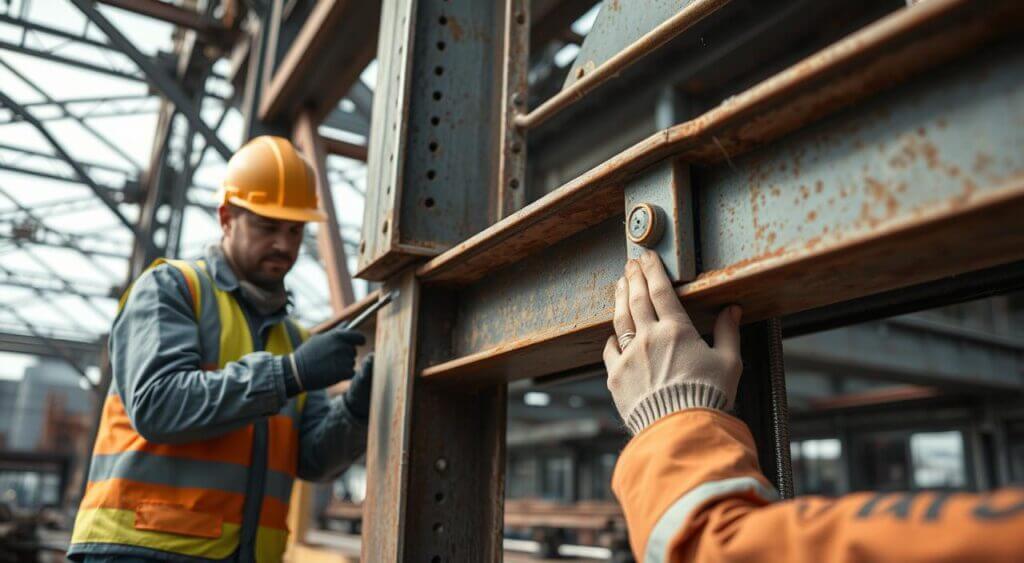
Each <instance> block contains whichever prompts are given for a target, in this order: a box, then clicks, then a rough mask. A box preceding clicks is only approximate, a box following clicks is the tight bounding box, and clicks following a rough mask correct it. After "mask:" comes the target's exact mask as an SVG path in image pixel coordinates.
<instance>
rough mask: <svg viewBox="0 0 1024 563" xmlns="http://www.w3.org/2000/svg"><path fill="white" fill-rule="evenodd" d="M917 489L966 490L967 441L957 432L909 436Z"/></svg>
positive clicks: (925, 433) (920, 433)
mask: <svg viewBox="0 0 1024 563" xmlns="http://www.w3.org/2000/svg"><path fill="white" fill-rule="evenodd" d="M910 455H911V459H912V460H913V464H914V488H920V489H959V488H963V487H965V486H967V468H966V467H965V463H964V439H963V435H962V434H960V432H958V431H956V430H952V431H949V432H917V433H915V434H911V436H910Z"/></svg>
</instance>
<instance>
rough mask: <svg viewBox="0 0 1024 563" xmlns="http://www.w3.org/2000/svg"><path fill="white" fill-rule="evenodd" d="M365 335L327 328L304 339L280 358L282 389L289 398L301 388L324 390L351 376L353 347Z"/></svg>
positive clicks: (299, 391)
mask: <svg viewBox="0 0 1024 563" xmlns="http://www.w3.org/2000/svg"><path fill="white" fill-rule="evenodd" d="M365 343H366V337H365V336H363V335H362V334H361V333H359V332H356V331H354V330H345V329H343V328H335V329H331V330H329V331H327V332H325V333H322V334H317V335H315V336H313V337H311V338H310V339H309V340H307V341H306V342H305V343H303V344H302V346H299V348H298V350H296V351H295V352H294V353H292V354H291V355H290V356H285V357H284V358H282V360H283V361H282V364H283V366H284V372H285V374H284V376H285V392H286V393H287V395H288V396H289V397H293V396H295V395H298V394H299V393H302V392H304V391H316V390H318V389H325V388H327V387H330V386H331V385H334V384H335V383H337V382H339V381H344V380H346V379H351V378H352V376H353V375H355V372H354V368H355V360H356V346H361V345H363V344H365Z"/></svg>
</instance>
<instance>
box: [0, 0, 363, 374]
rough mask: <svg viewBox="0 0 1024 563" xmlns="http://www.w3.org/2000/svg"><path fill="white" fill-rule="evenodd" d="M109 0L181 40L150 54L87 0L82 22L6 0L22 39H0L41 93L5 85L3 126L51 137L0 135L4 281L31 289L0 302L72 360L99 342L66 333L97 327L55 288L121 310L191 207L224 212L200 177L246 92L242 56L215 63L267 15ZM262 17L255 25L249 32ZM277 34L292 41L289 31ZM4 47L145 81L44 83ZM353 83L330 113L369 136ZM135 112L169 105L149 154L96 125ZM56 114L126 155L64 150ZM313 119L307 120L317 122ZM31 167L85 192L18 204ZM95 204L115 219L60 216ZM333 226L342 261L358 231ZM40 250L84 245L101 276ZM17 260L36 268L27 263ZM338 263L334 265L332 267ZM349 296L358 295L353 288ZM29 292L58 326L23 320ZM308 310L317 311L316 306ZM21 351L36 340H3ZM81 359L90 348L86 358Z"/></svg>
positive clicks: (316, 250) (221, 146) (10, 21)
mask: <svg viewBox="0 0 1024 563" xmlns="http://www.w3.org/2000/svg"><path fill="white" fill-rule="evenodd" d="M102 3H104V4H108V5H111V6H114V7H116V8H118V9H121V10H127V11H130V12H134V13H136V14H137V15H141V16H144V17H149V18H153V19H155V20H161V21H165V22H167V23H170V24H172V25H175V26H178V31H177V34H176V41H175V47H174V51H173V52H172V53H158V54H157V55H156V56H149V55H146V54H144V53H143V52H142V51H140V50H139V49H138V48H137V46H136V45H134V44H132V42H131V41H130V40H128V38H127V37H125V36H124V34H123V33H121V31H120V30H119V29H118V28H117V26H116V25H115V24H114V23H113V21H112V20H111V19H110V16H108V15H107V14H110V13H111V12H108V11H107V8H102V9H101V8H99V7H98V6H97V5H96V4H95V3H94V2H93V1H92V0H83V1H78V0H70V1H69V6H74V7H75V8H77V9H78V11H79V12H80V13H81V14H82V15H83V16H84V18H85V22H86V23H85V26H84V27H83V28H81V29H80V30H77V31H71V30H68V29H67V28H66V26H65V25H55V22H49V21H45V17H44V18H43V19H40V18H38V17H35V16H33V15H32V14H30V11H29V7H30V4H31V3H29V2H23V3H20V4H19V6H20V7H21V9H20V10H17V9H15V8H13V7H11V5H9V4H5V5H4V6H0V27H3V28H5V29H18V30H19V31H20V34H19V35H18V36H16V37H15V38H14V39H11V38H10V36H9V35H8V36H6V37H7V39H5V40H4V41H0V72H5V73H7V75H8V76H13V77H14V78H15V79H16V80H17V81H19V82H20V84H19V85H18V86H19V87H25V88H28V90H29V91H31V92H32V93H33V94H34V95H35V96H36V99H34V100H32V101H28V102H26V103H19V101H17V100H15V99H14V98H13V97H12V96H11V94H9V93H8V91H7V90H6V89H5V88H0V127H4V126H14V125H18V124H23V125H28V126H29V127H31V128H32V129H33V130H35V131H36V132H38V133H39V134H40V135H41V136H42V138H43V139H45V140H46V143H47V146H46V148H45V149H39V148H37V147H35V146H30V145H22V144H21V143H20V142H19V141H18V140H17V139H15V138H14V137H7V136H5V137H4V142H3V143H2V144H0V174H3V175H4V176H2V177H0V204H2V205H0V287H4V288H9V289H10V290H11V291H14V290H19V291H28V292H30V294H31V295H33V296H34V298H33V299H32V300H31V303H28V302H20V303H14V302H9V301H8V302H5V303H3V306H2V309H3V310H2V312H3V313H4V315H5V317H6V318H7V319H8V321H6V326H5V327H4V328H3V329H2V330H3V331H4V332H9V333H10V337H11V338H21V337H20V336H18V334H19V333H20V334H21V335H26V336H28V337H31V338H39V339H42V342H43V343H44V345H42V346H40V347H36V348H32V349H31V352H32V353H42V354H50V355H55V356H57V357H62V358H65V359H69V360H71V361H73V362H75V363H74V365H75V366H76V369H78V370H79V371H83V370H84V367H85V366H86V365H95V362H96V361H98V358H100V354H98V353H96V354H83V353H82V352H81V351H82V347H81V346H78V345H77V344H76V345H74V346H69V345H68V342H69V338H70V339H71V340H74V339H76V338H77V339H82V342H85V343H88V344H86V346H87V347H88V346H95V342H97V340H98V339H99V337H100V332H102V330H103V329H102V328H101V329H99V330H97V328H90V327H86V326H83V325H82V324H81V323H80V322H79V321H78V320H77V319H75V318H74V317H73V316H68V315H66V314H65V313H64V311H62V310H61V309H60V307H59V306H57V305H55V298H57V297H65V298H66V297H70V298H72V299H77V300H78V301H80V302H81V304H82V306H84V307H87V308H90V309H92V311H91V312H92V313H94V314H95V315H98V316H99V318H101V319H108V320H109V319H110V318H111V315H112V314H113V312H114V311H113V309H112V304H113V303H116V298H117V297H118V296H119V295H120V293H121V291H122V290H123V288H124V287H126V284H127V283H128V281H129V280H130V279H132V278H133V277H134V276H135V275H137V274H138V273H139V272H140V271H141V270H142V268H144V267H145V266H146V265H147V264H148V263H149V262H150V261H151V260H152V259H153V258H155V257H157V256H160V255H165V254H169V255H177V254H179V253H180V252H181V239H182V228H183V220H184V215H185V210H186V209H194V210H196V211H199V212H200V213H202V214H205V215H207V216H209V217H212V218H213V219H214V220H216V208H215V206H211V205H210V204H208V203H204V202H205V201H209V199H208V197H198V196H197V194H198V193H200V192H210V191H212V190H213V188H209V187H206V186H202V185H197V183H196V181H195V174H196V171H197V170H198V169H199V168H201V167H202V166H204V163H207V162H209V159H210V152H211V150H212V152H213V153H215V155H216V157H215V158H217V159H220V160H224V159H226V158H228V157H229V156H230V154H231V152H232V149H231V147H230V146H229V145H228V144H227V143H225V142H224V140H222V138H221V135H222V134H223V133H222V126H223V125H224V123H225V122H226V121H228V119H227V118H228V117H229V114H230V113H231V112H232V111H237V110H238V109H239V108H240V107H241V104H240V102H241V100H242V99H243V98H244V97H245V95H246V94H245V92H244V89H245V87H246V85H247V80H246V70H247V67H246V66H245V65H244V64H243V65H242V66H236V67H235V69H234V70H233V71H232V76H230V77H227V76H224V75H222V74H219V73H217V72H214V71H213V70H212V68H213V63H214V62H215V61H216V60H217V59H219V58H221V57H229V56H230V55H231V54H232V53H237V52H244V49H240V47H242V46H244V45H247V44H249V43H251V42H258V41H260V40H261V39H260V33H259V32H258V29H259V26H258V25H257V26H255V27H254V26H253V25H251V24H252V23H253V22H259V20H260V16H259V14H256V13H249V12H248V10H247V7H246V5H244V4H242V3H238V2H218V1H211V2H205V3H202V4H203V5H204V6H205V8H204V10H203V11H202V12H200V11H197V10H196V9H195V8H193V7H191V6H193V5H194V4H193V3H191V2H185V3H184V5H183V6H180V7H179V6H175V5H171V4H167V3H163V2H151V1H148V0H141V1H133V0H128V1H125V0H119V1H117V2H112V1H107V2H102ZM297 4H302V3H301V2H300V3H297ZM293 11H294V12H296V13H294V14H290V15H288V16H287V17H283V15H282V16H281V17H279V19H278V20H277V22H276V23H277V25H285V24H288V25H292V26H295V25H301V22H302V21H304V17H305V15H306V14H307V12H308V10H307V11H306V12H303V11H302V10H298V11H295V10H293ZM299 12H302V13H301V14H300V13H299ZM214 14H218V16H214ZM289 19H290V22H289ZM296 22H298V23H296ZM254 29H255V30H256V33H255V35H253V34H252V32H253V30H254ZM287 40H290V38H288V39H287ZM281 46H282V48H284V47H286V46H287V42H286V41H285V40H284V39H282V41H281ZM4 52H12V53H17V54H19V55H26V56H28V57H32V58H35V59H39V60H43V61H47V62H50V63H57V64H60V65H64V66H66V67H69V68H74V69H77V70H84V71H87V72H90V73H94V74H95V75H97V76H102V77H109V78H111V79H115V80H114V82H118V81H127V82H128V83H143V84H147V85H148V86H149V87H150V91H148V92H144V93H139V94H112V95H90V96H77V95H75V94H74V92H73V90H69V92H60V93H51V92H47V91H46V90H45V89H44V88H43V87H41V86H40V85H38V84H36V82H35V81H34V80H32V78H31V77H30V76H29V75H28V74H26V73H25V72H23V70H22V69H21V68H20V67H19V66H18V65H17V64H15V63H14V62H13V61H12V60H11V59H8V58H5V57H4V56H3V53H4ZM258 62H260V63H263V62H264V61H263V60H258ZM276 64H277V61H266V65H269V66H270V67H271V70H273V67H274V66H275V65H276ZM258 66H262V65H258ZM364 66H365V64H364ZM359 71H361V68H359V69H355V72H356V73H357V74H358V72H359ZM210 79H214V80H210ZM232 83H233V86H234V87H235V89H236V91H235V92H234V94H233V95H231V96H228V97H225V96H224V95H223V94H221V93H220V92H223V91H224V84H228V85H229V86H231V85H232ZM358 86H359V87H358V88H355V89H353V93H352V95H351V99H352V103H351V104H348V105H345V106H339V102H340V101H341V100H340V99H336V100H334V106H336V108H335V109H334V110H333V111H329V112H327V113H330V115H331V116H332V123H331V125H332V126H333V127H334V128H339V127H340V128H341V129H343V130H345V131H346V132H349V133H353V134H355V135H363V136H365V135H366V134H367V132H368V131H367V130H368V123H369V105H370V104H371V103H372V92H371V91H370V90H369V88H368V87H367V86H366V85H365V84H362V83H359V84H358ZM250 87H255V86H254V85H250ZM211 88H212V89H213V90H211ZM214 90H215V91H214ZM257 94H258V92H257ZM210 105H219V106H220V107H219V111H218V113H217V114H216V115H215V117H216V118H215V119H212V120H211V119H209V117H208V116H206V115H205V112H204V115H200V111H199V108H204V107H206V106H210ZM242 109H244V108H242ZM141 114H158V115H162V117H161V126H160V127H159V128H158V131H157V142H156V143H155V144H154V146H155V149H154V153H153V155H152V157H151V159H150V161H149V162H146V163H142V162H139V161H137V160H136V159H135V158H133V157H132V156H131V155H129V154H128V152H126V151H125V150H124V149H122V148H121V147H120V146H119V144H118V143H117V142H115V141H114V140H113V139H112V138H111V137H109V136H108V135H109V133H106V132H104V131H103V130H102V128H100V127H99V126H98V125H97V123H98V121H97V120H99V119H100V118H109V117H122V116H134V115H141ZM254 119H258V117H254ZM57 122H71V123H74V124H75V125H76V126H77V127H80V128H81V129H82V130H83V131H84V132H85V134H87V135H88V136H89V137H91V139H92V140H94V141H95V142H96V143H97V144H98V145H100V146H103V147H104V148H105V149H109V151H111V152H112V153H113V154H114V155H116V156H117V157H118V159H119V160H118V161H117V162H93V161H89V160H85V159H81V158H79V157H77V156H76V155H77V152H78V151H70V150H69V148H71V147H67V146H65V144H64V142H63V141H62V139H61V138H60V137H59V136H56V135H55V134H54V133H53V132H52V127H53V126H54V124H56V123H57ZM315 126H316V124H313V127H314V133H315ZM351 129H355V130H354V131H353V130H351ZM317 139H319V136H318V135H317V136H316V138H315V140H317ZM233 141H235V142H237V140H233ZM235 142H233V143H231V144H232V145H235ZM342 145H343V146H341V148H338V142H337V141H335V140H333V139H332V140H331V143H327V146H328V148H329V150H330V152H331V153H338V152H339V151H341V153H342V154H345V155H346V156H350V157H351V156H352V155H353V154H354V155H355V157H356V158H358V156H359V151H360V150H362V151H364V156H363V160H365V147H362V146H360V145H358V144H353V143H348V144H347V145H346V144H344V143H342ZM353 151H354V152H353ZM323 170H324V172H323V174H324V178H325V179H326V178H330V179H331V180H332V181H333V182H335V183H342V182H349V179H348V176H347V175H345V174H344V173H342V172H340V171H338V170H336V169H335V168H330V169H328V168H326V167H325V168H324V169H323ZM5 178H8V179H9V181H7V180H5ZM36 178H38V179H43V180H48V181H58V182H61V183H65V184H68V185H71V186H81V187H83V188H85V190H83V191H81V193H80V195H71V194H70V192H69V195H67V196H62V197H59V198H55V199H53V200H50V201H44V202H37V203H32V204H26V203H23V201H25V199H24V196H25V195H28V194H27V191H26V190H27V188H25V187H22V186H25V185H27V184H26V180H31V179H36ZM15 183H17V184H18V186H17V187H16V186H15V185H14V184H15ZM357 193H358V192H357ZM97 210H105V212H107V213H109V214H111V216H112V217H114V218H115V219H117V221H118V226H117V227H114V228H111V227H110V226H104V225H96V226H95V227H92V228H83V227H85V226H83V225H73V224H72V223H69V222H68V221H67V220H65V218H72V217H76V216H78V215H79V214H81V213H95V212H96V211H97ZM335 230H338V229H337V227H336V228H335ZM336 238H337V241H338V244H337V248H338V249H337V250H336V251H332V253H331V255H332V256H335V258H334V260H335V261H337V260H341V261H343V260H344V251H343V250H342V249H343V248H345V247H346V246H347V247H348V252H349V253H352V252H354V251H355V247H356V243H355V242H353V241H352V240H348V241H345V242H344V243H342V242H341V240H342V239H341V238H340V235H339V236H338V237H336ZM350 238H351V236H350ZM305 247H306V250H307V252H308V253H309V256H311V257H312V258H313V259H315V260H317V261H319V260H321V257H322V256H324V253H325V252H326V251H327V247H325V246H324V245H323V244H322V243H321V244H318V243H317V240H316V238H315V237H314V236H312V235H310V236H308V237H307V241H306V243H305ZM44 249H59V250H62V251H67V252H70V253H73V254H74V255H77V256H78V257H80V258H81V259H82V260H83V261H84V263H85V264H88V265H89V267H90V268H92V269H94V270H95V271H96V272H98V273H99V274H100V281H97V278H96V277H95V276H85V277H82V276H79V275H77V274H76V272H74V271H72V270H64V269H59V268H53V267H52V266H51V265H50V264H49V262H47V261H46V260H44V259H42V258H41V257H40V256H38V255H37V254H38V253H41V252H43V250H44ZM15 256H17V257H18V264H19V266H16V267H15V266H10V267H8V266H7V265H6V263H5V262H4V259H5V257H12V258H13V257H15ZM22 262H24V263H25V264H27V265H29V266H31V269H29V270H26V269H24V268H23V267H21V266H20V264H21V263H22ZM118 262H123V263H125V264H127V266H128V269H126V270H124V271H122V270H121V269H120V267H112V264H117V263H118ZM335 264H337V262H335ZM337 269H338V268H337V266H335V267H332V269H331V271H332V272H335V271H337ZM332 275H333V274H332ZM343 281H344V280H340V281H339V282H338V283H342V282H343ZM294 282H295V283H293V289H294V291H296V292H297V294H298V295H299V296H301V297H302V299H303V300H304V302H306V303H310V304H312V305H313V307H323V306H325V305H326V303H327V301H328V298H327V296H324V295H322V294H321V292H320V290H319V289H316V288H315V286H314V285H311V284H309V283H308V282H306V281H305V280H302V279H296V280H294ZM345 297H347V298H348V299H349V301H351V300H352V296H351V293H350V290H349V293H348V294H347V295H345ZM28 304H32V305H39V304H43V305H45V308H46V309H47V310H48V311H50V312H52V313H53V318H56V319H62V321H60V322H61V323H63V324H57V325H55V324H53V323H52V322H51V323H49V324H48V323H46V322H44V321H36V320H34V319H30V318H27V317H26V315H25V314H24V313H22V312H19V310H20V309H24V307H25V305H28ZM310 314H313V315H315V314H316V311H315V309H314V310H313V311H311V312H310ZM12 331H13V332H12ZM47 343H48V344H47ZM19 350H28V348H25V347H19V348H17V350H14V349H12V350H8V351H19ZM62 350H63V351H67V350H70V352H69V353H63V352H61V351H62ZM75 358H79V359H84V361H85V363H82V362H81V361H79V360H75ZM83 373H84V372H83Z"/></svg>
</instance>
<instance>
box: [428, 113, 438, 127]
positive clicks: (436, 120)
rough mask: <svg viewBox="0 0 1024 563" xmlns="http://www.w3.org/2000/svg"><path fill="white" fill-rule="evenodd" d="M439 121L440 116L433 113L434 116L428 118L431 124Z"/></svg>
mask: <svg viewBox="0 0 1024 563" xmlns="http://www.w3.org/2000/svg"><path fill="white" fill-rule="evenodd" d="M439 123H441V118H440V117H438V116H436V115H435V116H434V117H431V118H430V124H431V125H435V126H436V125H437V124H439Z"/></svg>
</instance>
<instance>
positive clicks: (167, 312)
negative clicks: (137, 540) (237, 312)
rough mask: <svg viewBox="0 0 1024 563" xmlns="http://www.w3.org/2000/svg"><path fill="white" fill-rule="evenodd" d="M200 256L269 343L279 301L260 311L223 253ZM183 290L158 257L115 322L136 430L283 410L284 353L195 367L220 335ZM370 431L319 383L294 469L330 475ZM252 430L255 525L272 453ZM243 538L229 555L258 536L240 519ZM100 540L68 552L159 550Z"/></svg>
mask: <svg viewBox="0 0 1024 563" xmlns="http://www.w3.org/2000/svg"><path fill="white" fill-rule="evenodd" d="M206 263H207V268H208V271H209V274H210V277H211V279H212V280H213V282H214V283H215V284H216V286H217V287H218V288H220V289H221V290H224V291H227V292H230V293H231V294H232V295H234V296H235V298H236V299H237V300H238V302H239V304H240V305H241V307H242V308H243V310H244V311H245V313H246V318H247V320H248V323H249V329H250V331H251V332H252V334H253V335H259V336H258V339H259V341H260V342H261V343H263V345H266V342H267V338H268V335H269V331H270V329H271V328H272V327H273V326H274V325H276V324H278V323H280V322H281V321H282V320H283V319H284V318H285V316H286V313H285V310H284V308H282V309H281V310H280V311H278V312H277V313H275V314H272V315H261V314H259V312H257V310H256V309H255V308H254V307H252V306H251V305H249V304H248V303H247V302H246V301H245V299H244V298H243V296H242V293H241V291H240V289H239V285H238V279H237V278H236V276H235V274H234V272H233V271H232V270H231V267H230V265H229V264H228V263H227V261H226V259H225V258H224V257H223V254H222V253H220V252H219V251H218V250H217V249H211V250H210V251H209V252H207V256H206ZM189 295H190V292H189V290H188V286H187V282H186V280H185V278H184V276H183V275H182V274H181V272H180V271H178V270H177V269H176V268H174V267H171V266H169V265H161V266H157V267H156V268H154V269H152V270H150V271H149V272H147V273H146V274H144V275H142V276H140V278H139V279H138V280H137V281H136V283H135V284H134V286H133V287H132V289H131V294H130V297H129V299H128V300H127V302H126V303H125V307H124V309H123V310H122V311H121V312H120V314H119V315H118V317H117V319H116V320H115V321H114V325H113V328H112V330H111V335H110V361H111V368H112V374H113V381H112V383H111V385H112V386H113V391H115V392H117V393H118V394H119V395H120V397H121V400H122V402H123V403H124V405H125V410H126V412H127V414H128V416H129V418H130V419H131V421H132V424H133V426H134V428H135V431H136V432H138V433H139V435H141V436H142V437H143V438H145V439H147V440H149V441H151V442H156V443H168V444H181V443H187V442H191V441H196V440H200V439H209V438H212V437H216V436H218V435H221V434H226V433H228V432H231V431H233V430H237V429H239V428H242V427H244V426H246V425H248V424H252V423H259V422H260V421H263V420H265V419H266V418H268V417H270V416H273V415H275V414H277V413H278V412H280V411H281V409H282V408H283V407H284V406H285V404H286V403H287V401H288V398H287V396H286V395H285V385H284V373H283V370H282V365H281V359H280V357H275V356H273V355H271V354H270V353H268V352H253V353H250V354H248V355H246V356H244V357H243V358H241V359H240V360H238V361H236V362H231V363H229V364H227V365H226V366H225V367H224V369H220V370H204V369H203V367H202V366H200V353H199V350H202V349H203V347H204V346H217V345H218V343H217V340H218V339H219V336H220V334H219V330H214V331H210V330H208V331H203V330H200V328H201V327H197V326H196V320H195V317H194V316H193V315H191V314H190V313H189V312H190V311H191V307H192V304H191V302H190V297H189ZM175 312H178V313H180V314H176V313H175ZM258 426H259V425H257V428H258ZM366 434H367V426H366V420H363V419H360V418H359V417H357V416H356V415H354V414H353V413H352V412H350V411H349V409H348V408H347V407H346V405H345V402H344V400H343V398H342V397H340V396H339V397H335V398H334V399H333V400H332V399H330V398H329V397H328V396H327V393H326V392H325V391H313V392H309V393H307V398H306V403H305V407H304V408H303V410H302V416H301V421H300V424H299V452H298V456H299V459H298V469H297V475H298V477H299V478H300V479H304V480H310V481H324V480H329V479H333V478H336V477H337V476H338V475H340V474H341V473H342V472H343V471H344V470H345V469H346V468H347V467H348V466H349V465H350V464H351V463H352V462H353V461H355V460H356V459H358V458H359V457H360V456H361V455H362V454H363V453H364V452H365V450H366ZM254 436H255V439H254V443H253V459H254V460H260V459H262V464H258V463H256V462H255V461H254V464H253V467H251V468H250V477H249V479H248V482H249V485H252V486H251V487H247V493H246V496H247V502H246V505H245V507H246V508H245V510H246V511H247V512H248V511H250V510H254V511H256V512H257V514H255V515H252V516H254V517H247V518H245V521H247V522H252V523H254V526H255V523H257V522H258V520H259V518H258V511H259V509H260V506H261V504H262V502H261V500H262V496H263V494H264V492H263V488H262V485H260V483H262V482H263V478H262V476H263V475H265V473H266V471H267V465H266V459H267V456H268V455H274V452H268V451H267V449H268V444H267V433H266V432H262V433H261V432H259V431H258V430H257V432H256V433H255V435H254ZM257 465H260V466H257ZM252 472H257V473H261V475H260V476H259V477H260V478H253V477H254V476H253V475H252ZM248 489H252V490H248ZM250 496H251V498H250ZM250 500H252V501H253V502H249V501H250ZM241 537H242V538H243V543H242V545H241V546H240V547H239V553H236V555H235V557H233V558H232V559H234V560H243V561H245V560H249V558H250V557H251V555H249V554H251V553H252V551H251V548H252V546H251V545H245V543H246V542H245V541H244V540H245V539H246V538H255V529H252V530H246V529H245V528H244V526H243V529H242V531H241ZM96 547H97V549H92V548H87V549H85V550H82V551H81V552H80V553H75V554H73V555H74V556H79V555H85V554H90V555H113V554H118V555H140V556H145V557H153V556H154V555H157V554H154V553H153V551H151V550H148V549H145V548H136V547H133V546H121V545H111V544H106V545H96ZM76 551H77V550H76ZM76 558H77V557H76Z"/></svg>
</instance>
